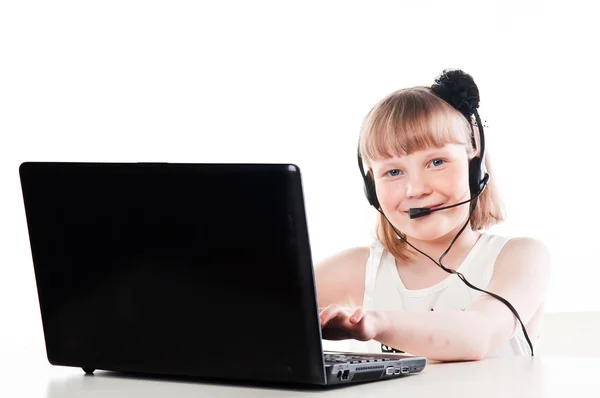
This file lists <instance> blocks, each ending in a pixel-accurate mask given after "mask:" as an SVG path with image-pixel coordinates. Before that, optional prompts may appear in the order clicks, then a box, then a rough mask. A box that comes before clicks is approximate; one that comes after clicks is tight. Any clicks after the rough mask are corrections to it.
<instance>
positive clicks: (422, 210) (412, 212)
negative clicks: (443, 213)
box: [408, 173, 490, 219]
mask: <svg viewBox="0 0 600 398" xmlns="http://www.w3.org/2000/svg"><path fill="white" fill-rule="evenodd" d="M489 179H490V175H489V174H488V173H485V176H484V177H483V180H481V188H479V191H478V192H477V194H476V195H475V196H473V197H472V198H470V199H467V200H465V201H464V202H460V203H456V204H453V205H451V206H444V207H438V208H435V209H429V208H427V207H413V208H410V209H408V215H409V216H410V218H411V219H412V218H419V217H423V216H426V215H428V214H431V213H433V212H434V211H440V210H446V209H451V208H453V207H456V206H460V205H464V204H466V203H469V202H472V201H474V200H475V199H477V198H478V197H479V195H481V193H482V192H483V190H484V189H485V187H486V186H487V182H488V180H489Z"/></svg>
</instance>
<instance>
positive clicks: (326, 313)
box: [319, 304, 340, 326]
mask: <svg viewBox="0 0 600 398" xmlns="http://www.w3.org/2000/svg"><path fill="white" fill-rule="evenodd" d="M339 310H340V306H339V305H337V304H331V305H328V306H327V307H325V308H324V309H323V310H322V311H321V313H320V314H319V319H320V321H321V326H324V325H326V324H327V323H328V322H329V321H330V320H331V319H332V318H333V317H335V315H336V314H337V313H338V311H339Z"/></svg>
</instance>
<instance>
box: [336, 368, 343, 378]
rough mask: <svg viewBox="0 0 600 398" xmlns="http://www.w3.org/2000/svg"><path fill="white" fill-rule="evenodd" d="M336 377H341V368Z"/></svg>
mask: <svg viewBox="0 0 600 398" xmlns="http://www.w3.org/2000/svg"><path fill="white" fill-rule="evenodd" d="M337 378H338V379H341V378H342V371H341V370H340V371H338V372H337Z"/></svg>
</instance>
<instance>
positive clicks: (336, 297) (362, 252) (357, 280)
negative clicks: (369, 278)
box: [315, 246, 370, 307]
mask: <svg viewBox="0 0 600 398" xmlns="http://www.w3.org/2000/svg"><path fill="white" fill-rule="evenodd" d="M369 255H370V247H367V246H365V247H353V248H349V249H345V250H342V251H340V252H338V253H335V254H333V255H331V256H329V257H327V258H325V259H323V260H321V261H320V262H318V263H317V264H316V265H315V279H316V285H317V294H318V298H319V306H320V307H325V306H328V305H330V304H340V305H350V306H355V305H360V304H361V303H362V296H363V295H364V286H365V269H366V263H367V261H368V259H369Z"/></svg>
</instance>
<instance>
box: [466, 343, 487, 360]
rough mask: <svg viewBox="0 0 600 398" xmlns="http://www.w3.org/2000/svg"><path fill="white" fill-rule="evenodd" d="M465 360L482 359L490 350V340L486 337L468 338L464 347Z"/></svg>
mask: <svg viewBox="0 0 600 398" xmlns="http://www.w3.org/2000/svg"><path fill="white" fill-rule="evenodd" d="M462 351H463V353H464V358H463V360H465V361H481V360H482V359H484V358H485V357H486V356H487V354H488V352H489V351H490V344H489V341H488V340H487V339H485V338H479V339H468V340H467V341H465V347H464V348H463V350H462Z"/></svg>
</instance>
